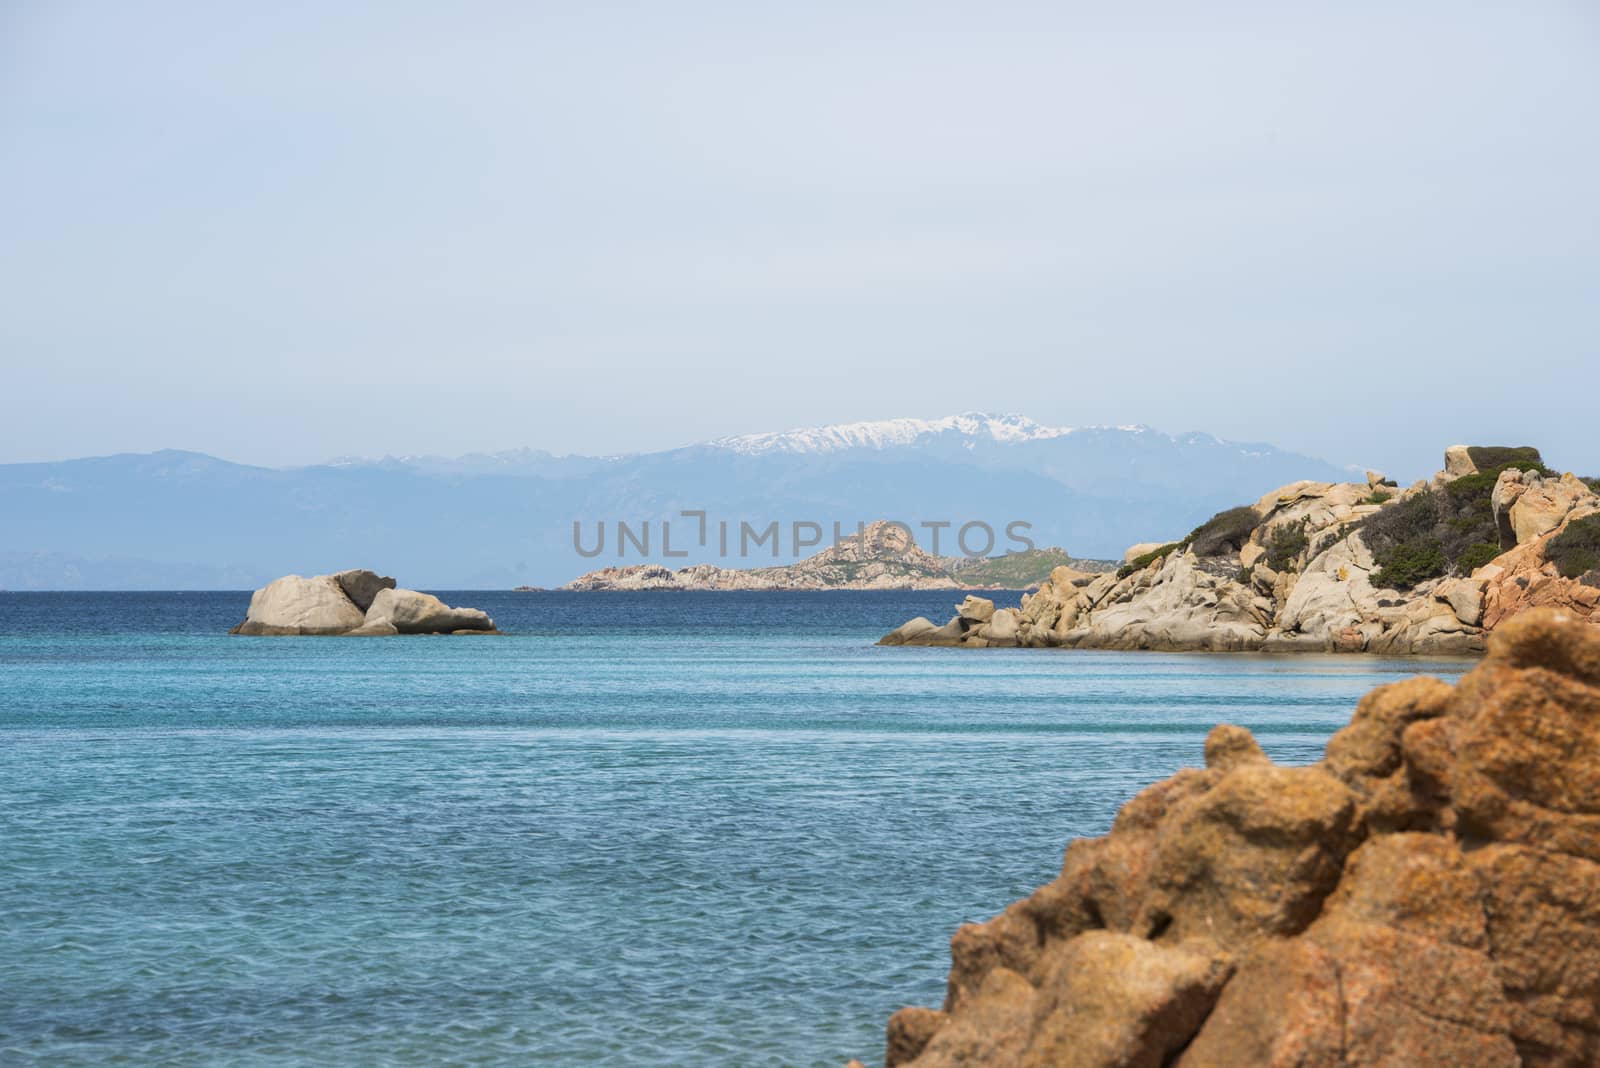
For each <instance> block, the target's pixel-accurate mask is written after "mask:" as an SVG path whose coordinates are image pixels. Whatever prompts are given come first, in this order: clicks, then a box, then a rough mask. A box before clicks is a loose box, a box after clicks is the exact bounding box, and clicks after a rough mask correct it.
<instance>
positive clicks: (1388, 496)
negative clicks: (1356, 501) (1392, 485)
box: [1361, 489, 1394, 504]
mask: <svg viewBox="0 0 1600 1068" xmlns="http://www.w3.org/2000/svg"><path fill="white" fill-rule="evenodd" d="M1393 498H1394V494H1392V493H1390V492H1389V491H1388V490H1386V489H1375V490H1373V491H1372V493H1371V495H1370V496H1368V497H1367V499H1366V500H1364V501H1362V502H1361V503H1362V504H1383V503H1384V502H1386V501H1389V500H1392V499H1393Z"/></svg>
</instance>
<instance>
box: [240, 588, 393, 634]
mask: <svg viewBox="0 0 1600 1068" xmlns="http://www.w3.org/2000/svg"><path fill="white" fill-rule="evenodd" d="M363 621H364V620H363V615H362V611H361V609H359V608H357V607H356V606H355V604H354V603H352V602H351V600H350V598H349V597H348V596H347V595H346V594H345V592H344V590H343V589H342V588H341V587H340V585H339V582H338V580H337V579H335V578H334V577H333V576H332V575H314V576H312V577H311V578H302V577H301V576H299V575H285V576H284V577H283V578H281V579H275V580H273V581H272V582H269V583H267V584H266V585H265V586H263V587H261V588H260V589H259V590H257V591H256V592H255V593H253V594H251V595H250V609H249V611H248V612H246V614H245V617H244V622H243V623H241V624H239V626H238V627H236V628H235V629H234V632H235V633H237V634H253V635H266V634H343V633H345V632H346V631H350V630H354V629H355V628H357V627H359V626H361V624H362V622H363Z"/></svg>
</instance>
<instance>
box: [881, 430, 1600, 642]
mask: <svg viewBox="0 0 1600 1068" xmlns="http://www.w3.org/2000/svg"><path fill="white" fill-rule="evenodd" d="M1477 451H1478V452H1479V454H1480V455H1482V454H1483V453H1485V452H1490V453H1493V452H1507V453H1515V454H1518V455H1522V454H1525V453H1526V454H1531V455H1532V457H1533V459H1532V460H1529V461H1526V463H1527V469H1526V470H1524V469H1522V468H1517V467H1507V468H1506V469H1504V470H1500V471H1499V473H1498V475H1497V476H1495V477H1493V479H1492V480H1491V476H1494V475H1495V470H1496V469H1495V468H1491V469H1489V470H1488V472H1487V473H1483V472H1480V470H1479V468H1478V466H1476V465H1475V463H1474V462H1473V460H1472V459H1471V454H1472V452H1473V450H1468V449H1466V448H1465V447H1462V446H1453V447H1452V448H1451V449H1450V450H1449V451H1448V452H1447V454H1446V464H1445V470H1444V471H1441V472H1440V473H1439V474H1438V475H1436V476H1435V477H1434V479H1433V480H1432V481H1424V482H1419V483H1417V484H1416V485H1414V486H1412V487H1410V488H1408V489H1406V490H1405V491H1399V490H1398V489H1395V490H1393V491H1391V489H1390V488H1389V487H1390V486H1392V484H1391V483H1386V482H1385V481H1384V480H1383V479H1382V477H1381V476H1380V475H1378V474H1376V473H1369V475H1368V478H1367V480H1366V481H1365V482H1349V483H1327V482H1296V483H1293V484H1291V485H1288V486H1284V487H1282V488H1280V489H1277V490H1274V491H1273V492H1271V493H1269V494H1267V495H1266V496H1264V497H1262V498H1261V499H1260V500H1259V501H1257V502H1256V503H1255V504H1254V505H1250V506H1244V507H1241V508H1237V509H1232V510H1230V511H1229V512H1226V513H1221V514H1219V515H1218V516H1217V517H1215V518H1214V519H1213V520H1212V521H1211V522H1210V523H1208V524H1207V525H1206V526H1204V527H1201V528H1198V529H1197V530H1196V531H1195V533H1194V534H1192V535H1191V536H1190V538H1191V539H1192V540H1189V541H1186V542H1183V543H1177V544H1155V543H1151V544H1145V545H1136V546H1134V547H1132V548H1131V549H1129V550H1128V555H1127V563H1126V565H1125V566H1124V567H1123V568H1122V569H1121V570H1120V571H1119V572H1117V573H1115V574H1103V575H1088V576H1085V575H1083V574H1081V573H1074V572H1070V571H1064V572H1061V573H1059V574H1053V575H1052V576H1051V580H1050V581H1049V582H1047V583H1045V584H1043V585H1042V586H1041V587H1040V589H1039V590H1038V592H1037V593H1034V594H1032V595H1030V596H1025V597H1023V599H1022V603H1021V605H1020V607H1017V608H998V609H997V608H995V606H994V604H993V602H990V601H987V600H984V599H981V598H972V597H969V598H968V599H967V600H966V601H965V602H963V604H962V605H961V606H960V607H959V608H958V609H957V613H956V615H955V616H954V617H953V618H952V619H951V620H949V621H948V622H947V623H945V624H944V625H942V626H940V625H937V624H935V623H933V622H932V621H931V620H928V619H925V618H920V617H919V618H917V619H913V620H911V621H910V622H908V623H906V624H904V625H902V626H901V627H899V628H897V629H896V630H895V631H893V632H891V633H890V634H889V635H887V636H886V637H885V638H884V639H883V641H882V644H885V645H951V646H963V647H967V648H985V647H992V646H1062V647H1067V648H1098V649H1161V650H1174V651H1183V650H1209V651H1254V650H1260V651H1267V652H1292V651H1304V652H1370V653H1385V654H1412V653H1415V654H1433V655H1471V654H1478V653H1481V652H1482V651H1483V649H1484V642H1485V639H1486V637H1487V635H1488V634H1489V633H1491V632H1492V631H1493V630H1494V628H1495V627H1497V626H1499V625H1500V624H1501V623H1502V622H1504V621H1505V620H1506V619H1509V618H1511V617H1512V616H1514V615H1515V614H1516V613H1517V612H1519V611H1522V610H1524V609H1526V608H1529V607H1533V606H1536V605H1554V606H1560V607H1564V608H1567V609H1568V610H1570V611H1571V612H1573V613H1574V614H1576V615H1579V616H1582V617H1584V618H1591V617H1593V618H1595V620H1596V621H1597V622H1600V572H1596V571H1593V570H1591V571H1589V572H1588V573H1586V574H1565V573H1563V572H1562V570H1561V569H1560V568H1558V567H1557V565H1556V563H1555V562H1554V561H1553V560H1552V559H1551V546H1552V543H1553V542H1554V541H1555V539H1557V538H1559V537H1560V536H1561V535H1562V534H1563V533H1564V532H1565V531H1566V530H1567V529H1568V527H1569V526H1570V525H1572V524H1574V523H1577V522H1579V521H1582V520H1585V519H1587V518H1588V517H1591V516H1594V515H1596V514H1597V513H1600V496H1596V494H1595V492H1594V491H1593V489H1591V487H1590V485H1589V483H1587V482H1585V481H1584V480H1582V479H1579V478H1577V477H1576V476H1574V475H1571V474H1566V475H1561V476H1556V475H1553V474H1549V475H1546V474H1540V473H1538V470H1537V469H1540V468H1542V465H1541V464H1539V463H1538V461H1537V456H1538V454H1537V453H1536V452H1534V451H1533V450H1477ZM1469 478H1473V479H1476V480H1477V481H1476V482H1473V483H1471V484H1470V486H1469V483H1468V482H1467V481H1466V480H1467V479H1469ZM1463 486H1466V487H1469V488H1470V489H1471V490H1472V493H1471V494H1468V493H1456V494H1455V495H1454V497H1452V496H1451V494H1452V493H1453V492H1454V490H1453V489H1452V487H1455V488H1460V487H1463ZM1457 498H1460V500H1457ZM1438 499H1444V500H1446V502H1447V503H1450V502H1454V506H1456V507H1459V508H1461V509H1463V510H1465V511H1467V512H1468V513H1469V514H1468V515H1467V518H1466V520H1461V519H1457V518H1447V519H1438V520H1436V521H1437V522H1438V523H1439V524H1440V525H1441V529H1447V530H1448V529H1449V524H1451V523H1457V524H1458V525H1459V523H1461V522H1464V521H1465V522H1471V521H1474V520H1473V516H1474V515H1476V514H1477V513H1481V515H1478V517H1477V519H1476V520H1475V521H1476V522H1478V523H1479V524H1480V525H1481V526H1483V527H1484V529H1487V530H1488V531H1490V533H1489V535H1488V536H1489V537H1490V538H1493V539H1495V543H1492V544H1483V545H1473V546H1470V547H1469V549H1470V550H1471V551H1470V552H1463V553H1462V554H1461V560H1462V563H1461V564H1460V565H1459V566H1452V567H1449V568H1445V567H1443V566H1442V565H1443V563H1444V558H1443V556H1442V555H1439V554H1440V553H1441V552H1442V550H1440V549H1436V548H1435V547H1434V543H1433V541H1430V540H1429V539H1428V538H1426V537H1419V538H1418V540H1417V541H1416V542H1415V543H1414V544H1413V543H1407V544H1405V545H1402V546H1400V550H1403V551H1400V550H1393V551H1391V552H1390V553H1389V554H1388V559H1389V560H1390V567H1389V569H1388V570H1386V569H1385V568H1384V567H1383V566H1382V565H1381V564H1380V562H1379V561H1378V560H1377V559H1376V558H1375V554H1374V549H1373V548H1372V547H1371V546H1369V544H1368V538H1369V537H1375V535H1372V534H1371V532H1370V527H1369V526H1368V525H1367V521H1369V520H1370V519H1371V518H1372V517H1374V516H1376V515H1378V514H1379V513H1385V515H1386V517H1387V516H1388V514H1389V510H1399V511H1398V512H1396V513H1394V514H1396V515H1403V514H1405V513H1406V512H1407V511H1411V512H1426V511H1427V510H1428V509H1429V508H1432V507H1434V502H1435V501H1436V500H1438ZM1472 509H1476V510H1477V513H1473V512H1472V511H1471V510H1472ZM1491 512H1492V515H1491ZM1473 552H1476V553H1478V554H1479V556H1478V557H1476V559H1481V560H1482V562H1481V563H1479V564H1477V565H1476V566H1472V567H1471V568H1470V570H1469V569H1468V567H1467V564H1468V563H1469V562H1471V561H1472V560H1474V559H1475V558H1474V557H1473V556H1472V553H1473ZM1430 553H1432V554H1434V555H1433V556H1431V557H1430V556H1428V554H1430ZM1428 566H1432V567H1433V568H1434V570H1435V571H1441V570H1442V571H1444V572H1445V573H1443V574H1434V575H1432V576H1431V577H1428V578H1426V579H1425V580H1423V581H1418V582H1415V583H1412V584H1407V585H1406V586H1405V588H1398V587H1397V585H1385V584H1384V583H1385V581H1386V580H1388V581H1390V582H1393V583H1397V584H1398V583H1400V582H1401V581H1402V578H1403V576H1404V574H1405V568H1406V567H1412V568H1413V569H1414V568H1416V567H1428ZM1569 570H1570V569H1569ZM1396 576H1401V577H1396Z"/></svg>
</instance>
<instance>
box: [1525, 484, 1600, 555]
mask: <svg viewBox="0 0 1600 1068" xmlns="http://www.w3.org/2000/svg"><path fill="white" fill-rule="evenodd" d="M1524 481H1525V483H1526V485H1527V489H1526V490H1525V491H1524V492H1523V493H1522V494H1521V495H1519V496H1518V497H1517V498H1516V500H1515V501H1513V502H1512V504H1511V506H1510V510H1511V529H1512V531H1513V532H1514V533H1515V534H1516V538H1517V544H1518V545H1522V544H1524V543H1526V542H1530V541H1532V540H1533V539H1535V538H1537V537H1539V536H1540V535H1542V534H1548V533H1549V532H1550V531H1552V530H1554V529H1556V528H1557V527H1558V526H1560V525H1561V524H1562V522H1563V521H1565V520H1566V518H1567V515H1568V514H1569V513H1570V512H1572V510H1573V509H1574V508H1575V507H1577V506H1578V505H1580V504H1591V503H1592V502H1593V501H1594V500H1595V495H1594V492H1593V491H1592V490H1590V489H1589V487H1588V485H1587V484H1585V483H1584V481H1583V480H1582V479H1580V478H1578V477H1577V476H1576V475H1574V474H1572V473H1571V472H1568V473H1567V474H1565V475H1562V476H1561V477H1560V478H1540V477H1539V476H1538V475H1526V476H1525V478H1524Z"/></svg>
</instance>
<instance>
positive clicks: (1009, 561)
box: [562, 520, 1116, 593]
mask: <svg viewBox="0 0 1600 1068" xmlns="http://www.w3.org/2000/svg"><path fill="white" fill-rule="evenodd" d="M1056 560H1060V561H1064V562H1065V564H1064V566H1069V567H1070V568H1071V569H1072V570H1074V571H1077V572H1078V573H1083V574H1087V573H1091V572H1093V571H1098V570H1105V569H1111V568H1114V567H1115V566H1116V565H1115V564H1114V563H1112V562H1111V561H1106V560H1077V559H1074V558H1072V557H1069V556H1068V555H1067V554H1066V553H1065V552H1064V551H1062V550H1060V549H1034V550H1030V551H1029V552H1027V553H1014V554H1010V555H1008V556H1003V557H994V558H979V559H974V560H966V559H961V558H957V557H948V556H935V555H933V554H932V553H929V552H926V551H924V550H923V549H922V548H921V547H920V546H918V545H917V542H916V539H915V538H914V537H913V536H912V534H911V532H910V531H909V530H907V529H906V527H904V526H902V525H901V524H898V523H890V522H887V521H883V520H880V521H878V522H876V523H871V524H869V525H867V526H866V527H865V528H864V529H863V530H862V531H861V532H860V533H859V534H856V535H852V536H850V537H848V538H843V539H841V540H840V542H839V543H838V544H837V545H833V546H830V547H829V548H827V549H824V550H823V551H822V552H819V553H817V554H816V555H814V556H809V557H807V558H806V559H804V560H801V561H799V562H798V563H795V564H791V565H788V566H786V567H754V568H723V567H715V566H713V565H711V564H695V565H692V566H690V567H682V568H678V569H677V570H673V569H672V568H669V567H663V566H661V565H660V564H634V565H632V566H629V567H606V568H601V569H600V570H598V571H591V572H589V573H588V574H586V575H583V576H581V577H580V578H577V579H574V580H573V581H572V582H570V583H568V584H567V585H566V586H563V587H562V589H565V590H575V591H580V592H586V593H587V592H596V591H627V592H642V591H649V592H654V591H670V590H962V589H996V588H1001V589H1019V588H1022V587H1024V586H1029V585H1033V584H1034V583H1036V582H1037V579H1038V576H1039V575H1041V574H1043V573H1044V571H1043V570H1034V571H1032V576H1033V577H1031V578H1028V575H1029V573H1030V566H1029V565H1032V566H1034V567H1037V566H1038V565H1039V564H1040V563H1041V562H1042V563H1043V567H1044V568H1046V569H1047V568H1049V567H1050V565H1051V562H1053V561H1056ZM1007 565H1010V566H1007ZM1011 575H1016V576H1020V577H1021V578H1022V579H1026V581H1015V584H1011V585H1004V584H1000V583H997V582H993V581H989V579H990V578H991V577H996V576H998V577H1008V576H1011ZM973 579H977V580H979V581H972V580H973Z"/></svg>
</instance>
